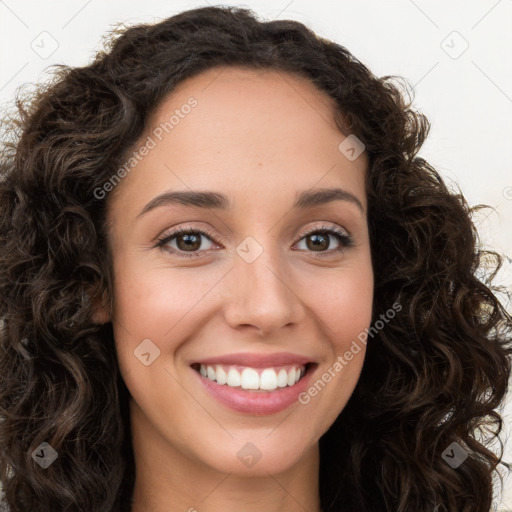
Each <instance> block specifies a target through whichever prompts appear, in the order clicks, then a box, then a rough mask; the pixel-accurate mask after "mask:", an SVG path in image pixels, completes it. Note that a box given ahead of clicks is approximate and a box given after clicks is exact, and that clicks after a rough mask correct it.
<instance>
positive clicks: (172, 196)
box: [137, 188, 364, 218]
mask: <svg viewBox="0 0 512 512" xmlns="http://www.w3.org/2000/svg"><path fill="white" fill-rule="evenodd" d="M331 201H347V202H349V203H352V204H355V205H356V206H357V207H358V208H359V210H361V213H363V214H364V207H363V205H362V204H361V201H359V199H358V198H357V197H356V196H355V195H354V194H352V193H351V192H348V191H347V190H343V189H341V188H317V189H314V190H305V191H303V192H301V193H300V194H298V195H296V199H295V202H294V203H293V206H292V208H294V209H301V210H304V209H306V208H312V207H314V206H320V205H323V204H326V203H330V202H331ZM172 204H182V205H185V206H190V207H194V208H213V209H216V210H231V209H232V207H233V203H232V202H231V201H230V200H229V199H228V197H227V196H225V195H224V194H220V193H218V192H209V191H204V192H198V191H193V190H190V191H188V190H183V191H172V192H165V193H163V194H161V195H159V196H157V197H155V198H153V199H152V200H151V201H150V202H149V203H148V204H146V206H144V208H143V209H142V210H141V212H140V213H139V214H138V215H137V218H138V217H140V216H142V215H144V214H145V213H147V212H149V211H151V210H154V209H155V208H159V207H161V206H168V205H172Z"/></svg>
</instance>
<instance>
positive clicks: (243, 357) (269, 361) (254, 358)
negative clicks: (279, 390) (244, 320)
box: [192, 352, 314, 368]
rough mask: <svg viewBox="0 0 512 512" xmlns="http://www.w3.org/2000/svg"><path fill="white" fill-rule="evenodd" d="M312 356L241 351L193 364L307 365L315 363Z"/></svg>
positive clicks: (253, 366)
mask: <svg viewBox="0 0 512 512" xmlns="http://www.w3.org/2000/svg"><path fill="white" fill-rule="evenodd" d="M313 362H314V361H313V360H312V359H311V358H310V357H306V356H301V355H299V354H292V353H291V352H276V353H274V354H257V353H252V352H240V353H238V354H225V355H222V356H216V357H209V358H206V359H201V360H197V361H194V362H193V363H192V364H205V365H208V364H210V365H213V364H233V365H240V366H249V367H251V368H268V367H271V366H280V365H285V364H297V365H300V366H302V365H305V364H307V363H313Z"/></svg>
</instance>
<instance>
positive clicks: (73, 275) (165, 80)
mask: <svg viewBox="0 0 512 512" xmlns="http://www.w3.org/2000/svg"><path fill="white" fill-rule="evenodd" d="M219 65H243V66H250V67H252V68H258V69H274V70H280V71H285V72H289V73H293V74H298V75H300V76H303V77H306V78H307V79H309V80H310V81H311V82H312V83H313V84H315V85H316V87H317V88H318V89H319V90H320V91H323V92H325V93H327V94H328V95H329V96H330V97H332V98H333V99H334V100H335V101H336V104H337V106H338V107H339V112H338V113H339V114H340V115H339V118H338V119H337V123H338V125H339V129H340V131H341V132H343V133H345V134H355V135H356V136H357V137H358V138H359V139H360V140H361V141H362V142H363V143H364V145H365V150H366V153H367V155H368V158H369V166H368V180H367V183H368V185H367V194H368V204H369V211H368V225H369V229H370V243H371V252H372V264H373V268H374V275H375V288H374V303H373V311H374V316H375V317H377V313H375V312H381V311H385V310H386V309H388V308H389V304H392V303H394V302H395V301H396V300H400V303H401V304H402V305H404V308H403V310H402V313H401V314H400V315H397V316H396V317H395V319H394V321H393V322H389V323H386V325H385V326H384V328H383V329H381V330H380V331H379V332H378V334H377V335H376V336H375V338H374V339H373V340H372V342H371V343H369V344H368V347H367V354H366V359H365V362H364V367H363V370H362V373H361V376H360V379H359V381H358V384H357V386H356V388H355V391H354V393H353V394H352V396H351V398H350V400H349V402H348V404H347V405H346V407H345V408H344V410H343V411H342V412H341V414H340V415H339V416H338V418H337V419H336V421H335V422H334V424H333V425H332V426H331V427H330V428H329V430H328V431H327V432H326V433H325V435H324V436H323V437H322V438H321V439H320V456H321V459H320V493H321V504H322V507H323V510H324V511H325V512H335V511H345V512H346V511H355V510H357V511H359V512H370V511H371V512H377V511H393V512H406V511H408V512H409V511H414V512H427V511H428V512H434V511H437V512H443V511H449V512H488V511H489V509H490V507H491V503H492V491H493V476H494V474H495V471H496V468H497V465H498V464H499V462H500V461H501V454H500V455H497V454H496V453H494V451H492V450H491V448H490V446H489V443H491V442H492V441H494V442H496V440H499V437H498V435H499V433H500V431H501V428H502V418H501V416H500V415H499V414H498V412H497V411H496V409H497V408H498V406H499V405H500V404H501V403H502V402H503V399H504V396H505V393H506V390H507V384H508V379H509V376H510V371H511V357H510V356H511V354H512V344H511V339H512V318H511V316H510V315H509V314H508V313H507V312H506V311H505V308H504V306H503V305H502V304H501V303H500V300H499V299H498V297H497V295H496V294H495V292H496V289H495V288H494V287H493V286H492V283H491V281H492V279H493V278H494V276H495V275H496V272H497V270H498V269H499V268H500V265H501V258H500V256H499V255H498V254H497V253H495V252H492V251H484V250H482V249H481V248H479V247H480V244H479V239H478V233H477V231H476V228H475V225H474V223H473V221H472V214H473V212H474V210H475V209H476V208H477V207H473V208H470V207H469V206H468V204H467V202H466V200H465V198H464V196H463V195H462V193H460V191H459V192H458V193H455V192H453V191H450V190H449V189H448V187H447V186H446V184H445V183H444V181H443V179H442V178H441V177H440V175H439V174H438V172H437V171H436V170H435V169H434V168H433V167H432V166H431V165H429V163H428V162H426V161H425V160H424V159H423V158H421V157H418V156H416V155H417V152H418V151H419V149H420V147H421V146H422V144H423V142H424V140H425V139H426V137H427V134H428V132H429V129H430V124H429V121H428V120H427V118H426V117H425V116H424V115H423V114H420V113H418V112H417V111H415V110H413V109H411V104H412V103H411V100H410V98H409V100H408V101H406V99H405V96H404V91H403V90H402V89H404V88H403V87H402V86H403V84H402V83H401V82H400V80H401V78H400V77H396V76H385V77H382V78H378V77H376V76H374V75H373V74H372V73H371V72H370V71H369V70H368V69H367V67H365V66H364V65H363V64H362V63H361V62H360V61H359V60H358V59H356V58H355V57H354V56H353V55H352V54H351V53H350V52H349V51H348V50H347V49H346V48H344V47H343V46H340V45H339V44H336V43H334V42H332V41H329V40H326V39H324V38H321V37H318V36H317V35H316V34H315V33H313V32H312V31H311V30H310V29H308V28H307V27H306V26H304V25H303V24H301V23H299V22H297V21H291V20H279V21H277V20H276V21H267V22H262V21H259V20H258V19H257V18H256V16H255V15H254V13H253V12H252V11H250V10H248V9H242V8H235V7H205V8H197V9H193V10H189V11H185V12H182V13H180V14H178V15H176V16H172V17H170V18H168V19H165V20H163V21H161V22H159V23H156V24H140V25H137V26H133V27H130V28H126V27H121V28H118V29H115V30H114V31H112V32H111V33H110V35H109V39H107V42H106V46H105V50H103V51H100V52H98V53H97V54H96V55H95V58H94V60H93V62H92V63H91V64H90V65H88V66H84V67H75V68H71V67H67V66H58V67H57V69H56V70H55V73H54V75H53V77H54V78H53V80H51V81H49V82H47V83H46V84H44V85H40V86H38V88H37V90H36V93H35V94H33V95H32V96H31V97H30V99H20V98H19V97H18V99H17V101H16V105H17V109H18V110H17V113H16V115H15V116H14V117H12V118H9V119H7V118H6V119H4V120H3V127H4V131H3V133H4V137H3V140H4V143H3V146H2V150H1V160H0V240H1V246H2V250H1V254H0V296H1V297H2V300H1V301H0V319H1V321H2V328H1V334H0V336H1V338H0V343H1V351H0V418H1V422H0V468H1V475H0V476H1V481H2V483H3V492H4V496H3V502H2V504H3V506H4V507H6V506H8V507H9V508H8V510H10V511H11V512H26V511H29V510H30V511H51V512H56V511H68V512H71V511H79V510H80V511H83V510H87V511H88V512H96V511H97V512H100V511H101V512H105V511H109V512H114V511H122V510H129V509H130V500H131V494H132V490H133V485H134V473H135V467H134V457H133V450H132V445H131V431H130V422H129V410H128V400H129V392H128V390H127V388H126V386H125V384H124V382H123V380H122V378H121V377H120V372H119V368H118V361H117V358H116V351H115V345H114V340H113V329H112V324H111V323H106V324H103V325H98V324H96V323H94V322H93V321H92V313H93V309H94V308H93V305H94V304H93V302H94V300H95V299H96V298H97V297H101V296H103V294H106V297H107V303H108V304H107V306H108V307H109V308H110V310H111V308H112V300H113V299H112V293H111V292H112V257H111V254H110V249H109V243H108V237H107V229H106V226H105V218H106V217H105V215H106V206H107V204H108V197H107V198H106V199H101V198H98V197H97V196H98V194H97V193H96V194H95V190H96V191H97V189H98V187H100V188H101V187H103V185H104V184H105V183H106V182H107V180H108V179H109V178H110V177H111V176H112V175H113V174H114V173H115V171H116V169H118V168H119V166H120V165H121V164H122V162H123V161H124V158H125V155H126V154H127V153H128V152H129V151H130V150H131V149H132V147H133V145H134V144H135V143H136V141H137V140H138V138H139V137H140V136H141V134H142V133H143V131H144V126H145V121H146V120H147V119H148V117H149V116H150V114H151V113H152V112H153V111H154V110H155V109H156V108H157V107H158V105H159V104H160V103H161V102H162V100H163V99H164V98H165V96H166V95H167V94H168V93H169V92H170V91H172V90H173V89H174V88H175V87H176V85H177V84H178V83H180V82H181V81H183V80H184V79H186V78H188V77H191V76H193V75H196V74H198V73H200V72H202V71H204V70H206V69H209V68H212V67H214V66H219ZM405 90H407V87H405ZM383 242H384V243H383ZM482 269H491V272H490V275H489V276H488V277H480V278H479V277H477V274H478V273H479V271H481V270H482ZM93 299H94V300H93ZM375 319H376V318H375ZM42 442H48V443H49V444H50V445H51V447H52V448H53V449H55V450H56V452H57V453H58V458H57V459H56V460H55V461H54V462H53V464H51V466H50V467H48V468H47V469H45V470H42V469H41V467H40V466H39V465H38V464H36V463H35V462H34V460H33V458H32V453H33V451H34V450H35V449H36V448H38V447H39V445H40V444H41V443H42ZM452 442H457V443H458V444H459V445H460V446H461V447H463V448H464V449H465V450H466V451H467V452H468V453H469V457H468V458H467V460H466V461H465V462H464V463H463V464H462V465H460V466H459V467H458V468H456V469H455V468H452V467H451V466H450V465H448V464H447V463H446V462H445V460H443V457H442V453H443V451H444V450H445V449H446V448H447V447H448V446H449V445H450V444H451V443H452Z"/></svg>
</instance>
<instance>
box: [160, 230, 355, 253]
mask: <svg viewBox="0 0 512 512" xmlns="http://www.w3.org/2000/svg"><path fill="white" fill-rule="evenodd" d="M320 232H321V233H322V234H327V235H334V236H335V237H336V238H337V239H338V241H339V242H341V245H342V247H341V248H340V249H332V250H330V251H320V252H318V253H316V252H315V251H311V252H313V253H315V257H320V258H322V257H323V256H329V255H332V254H333V253H342V252H343V251H345V249H347V248H349V247H352V246H353V245H354V241H353V239H352V237H351V236H350V235H349V234H348V233H347V232H346V231H344V230H342V229H340V228H337V227H334V226H321V227H320V228H315V229H312V230H309V231H306V232H305V233H304V232H303V233H300V238H299V240H298V241H299V242H300V241H301V240H302V239H303V238H305V237H306V236H309V235H312V234H314V233H320ZM190 234H199V235H203V236H206V237H207V238H209V239H210V240H211V241H212V242H215V240H214V236H213V233H212V232H211V231H209V230H208V229H199V228H189V227H186V228H183V227H180V228H178V229H176V230H174V231H172V232H170V233H165V234H164V235H163V236H162V237H161V238H159V239H158V241H157V243H156V245H155V246H154V247H155V248H161V249H162V250H164V251H166V252H168V253H171V254H177V255H179V256H184V257H185V258H194V257H198V256H201V253H202V252H203V251H194V252H186V251H177V250H176V249H171V250H170V249H168V248H164V246H165V244H167V243H169V242H170V241H171V240H172V239H173V238H177V237H178V236H181V235H190Z"/></svg>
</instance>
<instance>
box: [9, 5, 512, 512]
mask: <svg viewBox="0 0 512 512" xmlns="http://www.w3.org/2000/svg"><path fill="white" fill-rule="evenodd" d="M225 4H228V5H239V6H244V7H249V8H251V9H253V10H254V11H255V12H256V13H258V14H259V15H260V16H261V17H263V18H265V19H268V20H270V19H294V20H298V21H301V22H303V23H305V24H306V25H308V26H309V27H311V28H312V29H313V30H315V31H316V32H317V33H318V34H319V35H321V36H323V37H327V38H330V39H333V40H335V41H336V42H338V43H340V44H342V45H344V46H346V47H347V48H348V49H349V50H350V51H351V52H352V53H353V54H354V55H355V56H356V57H357V58H358V59H360V60H361V61H362V62H363V63H364V64H366V65H367V66H368V67H369V68H370V69H371V70H372V71H373V73H374V74H376V75H378V76H384V75H400V76H402V77H404V78H406V79H407V80H408V81H409V83H410V85H411V87H413V88H414V94H415V96H414V106H415V108H416V109H418V110H420V111H422V112H423V113H424V114H426V115H427V117H428V118H429V120H430V122H431V125H432V127H431V132H430V136H429V139H428V140H427V142H426V143H425V144H424V146H423V148H422V150H421V151H420V155H421V156H423V157H424V158H426V159H427V160H428V161H429V162H430V163H431V164H432V165H433V166H434V167H436V168H437V169H438V170H439V171H440V173H441V174H442V176H443V177H445V178H446V179H447V180H448V182H449V184H455V183H457V184H458V185H459V186H460V188H461V190H462V191H463V193H464V195H465V196H466V198H467V200H468V202H469V203H470V204H471V205H476V204H479V203H483V204H486V205H490V206H492V207H494V210H486V211H485V212H484V213H482V214H480V215H479V216H478V217H477V218H476V219H477V225H478V229H479V232H480V236H481V238H482V243H483V245H485V246H486V247H489V248H493V249H495V250H497V252H499V253H501V254H503V255H504V256H505V266H504V268H503V269H502V271H501V272H500V274H499V282H500V283H502V284H504V285H506V286H508V290H509V292H510V285H511V283H512V259H507V258H512V150H511V147H512V65H511V64H512V0H480V1H474V0H473V1H468V0H458V1H449V2H448V1H446V0H444V1H443V0H429V1H426V0H391V1H387V2H383V1H382V0H381V1H379V0H359V1H358V2H355V1H350V2H349V1H346V0H342V1H334V0H331V1H329V0H315V1H309V2H308V1H306V0H291V1H290V0H274V1H254V0H253V1H248V2H245V3H244V4H241V3H237V2H225ZM203 5H208V2H192V1H172V2H170V1H156V0H144V1H142V2H141V1H140V0H114V1H108V2H107V1H104V0H103V1H100V0H59V1H58V0H53V1H45V2H41V1H40V0H39V1H38V0H21V1H15V0H0V48H1V53H0V103H1V104H2V105H4V106H5V105H6V104H7V103H11V104H12V100H13V98H14V94H15V91H16V89H17V87H19V86H20V85H21V84H24V83H27V82H32V83H37V82H38V81H41V80H45V78H46V77H47V76H48V75H46V74H45V73H44V69H45V68H46V67H47V66H49V65H52V64H66V65H70V66H82V65H86V64H87V63H88V62H90V60H91V59H92V57H93V56H94V52H95V51H98V50H100V49H101V48H102V43H101V41H102V35H103V34H105V32H107V31H108V30H110V29H111V28H113V27H114V26H115V25H116V24H117V23H120V22H123V23H125V24H128V25H131V24H135V23H139V22H154V21H158V20H159V19H161V18H163V17H167V16H171V15H173V14H176V13H178V12H180V11H182V10H185V9H189V8H193V7H199V6H203ZM211 5H215V4H214V3H213V1H212V3H211ZM500 298H502V300H503V301H504V303H505V304H506V305H507V309H508V310H509V311H510V312H512V306H511V303H510V296H507V295H506V293H503V294H501V295H500ZM509 400H510V399H509ZM507 411H508V412H507ZM506 415H507V420H506V421H507V431H508V435H510V434H512V428H511V423H512V404H509V405H508V406H507V409H506ZM505 437H506V436H505V435H504V439H505ZM511 445H512V439H511V441H510V443H509V445H508V447H507V451H506V457H505V460H506V461H508V462H512V446H511ZM505 486H506V489H507V491H506V492H505V495H504V496H502V497H501V498H500V499H501V504H500V505H499V507H500V509H503V510H505V509H507V508H508V509H511V510H512V479H510V478H509V479H508V485H507V483H506V484H505ZM508 487H510V489H508ZM497 502H498V500H497Z"/></svg>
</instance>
